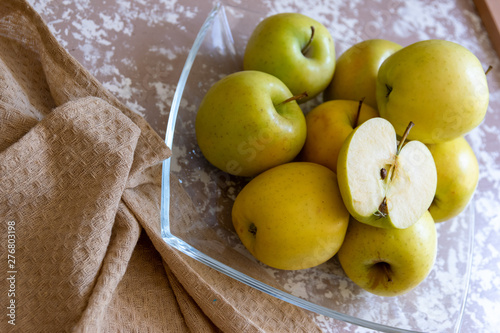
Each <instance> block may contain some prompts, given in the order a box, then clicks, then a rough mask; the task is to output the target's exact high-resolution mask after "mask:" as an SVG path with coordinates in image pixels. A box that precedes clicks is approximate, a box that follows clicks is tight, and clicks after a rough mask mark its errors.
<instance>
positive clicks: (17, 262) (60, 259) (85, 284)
mask: <svg viewBox="0 0 500 333" xmlns="http://www.w3.org/2000/svg"><path fill="white" fill-rule="evenodd" d="M169 156H170V150H169V149H168V148H167V147H166V146H165V144H164V142H163V141H162V140H161V138H159V136H158V135H157V134H156V133H155V132H154V131H153V130H152V129H151V127H150V126H149V125H148V124H147V123H146V122H145V121H144V119H143V118H141V117H140V116H139V115H137V114H135V113H133V112H131V111H130V110H129V109H127V108H126V107H125V106H124V105H123V104H121V103H120V102H119V101H118V100H117V99H116V98H115V97H114V96H113V95H111V94H110V93H109V92H107V91H106V90H105V89H104V88H103V87H102V85H101V84H100V83H99V82H97V80H96V79H95V78H93V77H92V76H91V75H90V74H89V73H88V72H87V71H86V70H85V69H84V68H82V66H81V65H80V64H79V63H78V62H76V61H75V60H74V59H73V58H72V57H71V56H70V55H69V54H68V53H67V52H66V51H65V50H64V49H63V48H62V47H61V46H60V45H59V44H58V43H57V41H56V40H55V38H54V37H53V36H52V35H51V34H50V32H49V30H48V29H47V27H46V25H45V24H44V22H43V21H42V19H41V18H40V17H39V15H38V14H37V13H36V12H35V11H34V10H33V9H32V8H31V7H30V6H29V5H28V4H27V3H26V2H25V1H22V0H2V1H1V2H0V244H1V245H0V248H1V253H2V258H1V260H0V262H1V264H0V269H1V274H0V276H1V280H2V282H1V283H2V284H1V286H2V287H1V288H0V290H1V291H0V304H1V308H2V309H4V312H5V313H2V316H1V317H2V319H1V320H0V323H1V324H0V331H1V332H68V331H71V332H219V331H223V332H314V331H318V328H317V327H316V326H315V325H314V324H313V321H312V320H311V318H310V317H309V315H308V314H307V313H305V312H304V311H302V310H300V309H299V308H296V307H294V306H291V305H289V304H287V303H284V302H282V301H279V300H277V299H275V298H273V297H270V296H268V295H266V294H263V293H261V292H259V291H257V290H254V289H252V288H250V287H248V286H246V285H243V284H241V283H239V282H237V281H235V280H233V279H230V278H228V277H226V276H225V275H223V274H220V273H218V272H216V271H214V270H212V269H211V268H209V267H207V266H204V265H203V264H201V263H199V262H197V261H195V260H193V259H191V258H189V257H187V256H185V255H183V254H181V253H180V252H178V251H177V250H174V249H172V248H170V247H169V246H168V245H166V244H165V242H164V241H163V240H162V239H161V237H160V233H159V208H160V204H159V197H160V174H161V161H162V160H164V159H166V158H168V157H169ZM176 191H177V194H175V196H176V197H177V198H178V199H177V200H176V202H177V203H178V205H177V208H176V209H177V211H176V212H175V216H178V218H183V217H185V214H187V212H186V211H187V210H186V209H185V207H189V206H190V205H192V203H191V202H188V201H189V199H188V198H187V196H185V195H183V193H181V191H182V190H181V189H180V188H176ZM9 234H10V235H12V234H14V236H15V238H13V237H12V236H10V237H9V236H8V235H9ZM10 239H15V243H13V242H12V241H11V242H10V243H9V240H10ZM9 244H15V245H14V246H12V245H10V246H9ZM12 249H14V251H12ZM9 251H10V252H9ZM8 253H10V254H11V257H9V258H11V259H14V261H8V260H7V259H8ZM12 276H13V277H14V278H13V279H12ZM9 288H10V290H13V291H14V295H12V294H10V293H9V292H8V291H9ZM215 299H216V300H217V301H216V302H214V301H213V300H215ZM13 300H14V304H15V310H14V311H13V313H14V316H12V311H10V310H8V309H7V306H9V305H10V304H11V303H12V301H13ZM6 309H7V310H6ZM9 311H10V312H11V313H10V314H11V316H10V317H9V316H7V314H9ZM9 321H10V322H9ZM13 323H14V324H15V325H13Z"/></svg>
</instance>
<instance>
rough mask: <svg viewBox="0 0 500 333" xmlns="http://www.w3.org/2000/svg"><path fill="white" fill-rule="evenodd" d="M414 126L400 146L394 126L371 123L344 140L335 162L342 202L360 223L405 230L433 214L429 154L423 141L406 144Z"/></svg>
mask: <svg viewBox="0 0 500 333" xmlns="http://www.w3.org/2000/svg"><path fill="white" fill-rule="evenodd" d="M412 126H413V123H410V125H409V126H408V128H407V130H406V132H405V134H404V135H403V137H402V138H401V141H400V142H399V143H398V139H397V136H396V131H395V130H394V127H393V126H392V124H391V123H390V122H389V121H387V120H385V119H383V118H380V117H377V118H372V119H370V120H367V121H366V122H364V123H363V124H362V125H360V126H358V127H357V128H356V129H355V130H354V131H353V132H351V134H350V135H349V136H348V137H347V138H346V140H345V142H344V144H343V145H342V148H341V150H340V153H339V158H338V161H337V177H338V183H339V187H340V192H341V194H342V199H343V201H344V204H345V206H346V207H347V210H348V211H349V213H350V214H351V215H352V216H353V217H354V218H355V219H356V220H358V221H360V222H363V223H366V224H369V225H373V226H377V227H382V228H398V229H404V228H408V227H410V226H411V225H413V224H414V223H415V222H417V221H418V219H419V218H420V217H421V216H422V215H423V214H424V213H425V211H426V210H427V209H428V208H429V206H430V205H431V203H432V200H433V198H434V195H435V193H436V185H437V172H436V165H435V163H434V159H433V157H432V154H431V152H430V151H429V149H428V148H427V147H426V146H425V144H423V143H421V142H420V141H409V142H405V141H406V136H407V135H408V132H409V131H410V129H411V127H412Z"/></svg>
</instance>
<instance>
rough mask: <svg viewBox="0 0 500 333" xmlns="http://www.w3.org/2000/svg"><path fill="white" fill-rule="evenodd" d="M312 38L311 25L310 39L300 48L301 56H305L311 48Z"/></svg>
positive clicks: (312, 28) (312, 30) (312, 29)
mask: <svg viewBox="0 0 500 333" xmlns="http://www.w3.org/2000/svg"><path fill="white" fill-rule="evenodd" d="M313 38H314V27H313V26H312V25H311V37H310V38H309V41H307V44H306V45H305V46H304V47H303V48H302V54H303V55H306V53H307V51H309V49H310V48H311V44H312V40H313Z"/></svg>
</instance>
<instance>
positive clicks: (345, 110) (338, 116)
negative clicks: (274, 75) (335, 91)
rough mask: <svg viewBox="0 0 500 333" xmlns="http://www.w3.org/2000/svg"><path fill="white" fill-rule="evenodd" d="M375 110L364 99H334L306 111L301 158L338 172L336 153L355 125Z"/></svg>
mask: <svg viewBox="0 0 500 333" xmlns="http://www.w3.org/2000/svg"><path fill="white" fill-rule="evenodd" d="M374 117H378V112H377V111H376V110H375V109H373V108H372V107H371V106H369V105H367V104H365V103H364V102H363V101H360V102H356V101H349V100H334V101H327V102H324V103H321V104H320V105H318V106H317V107H315V108H314V109H312V110H311V111H310V112H309V113H308V114H307V115H306V126H307V135H306V142H305V143H304V147H303V148H302V151H301V153H300V154H299V156H300V160H302V161H308V162H314V163H318V164H321V165H324V166H326V167H328V168H330V169H331V170H332V171H333V172H337V157H338V155H339V151H340V148H341V147H342V144H343V143H344V141H345V139H346V137H347V136H348V135H349V134H350V133H351V132H352V131H353V129H354V128H355V127H357V126H358V125H360V124H362V123H364V122H365V121H366V120H368V119H370V118H374Z"/></svg>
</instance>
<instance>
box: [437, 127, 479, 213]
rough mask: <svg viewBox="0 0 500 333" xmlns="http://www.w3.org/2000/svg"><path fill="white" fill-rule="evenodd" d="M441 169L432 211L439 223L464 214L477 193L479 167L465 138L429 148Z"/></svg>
mask: <svg viewBox="0 0 500 333" xmlns="http://www.w3.org/2000/svg"><path fill="white" fill-rule="evenodd" d="M428 147H429V150H430V151H431V153H432V156H433V157H434V162H435V163H436V169H437V188H436V195H435V197H434V200H433V202H432V204H431V206H430V208H429V211H430V212H431V215H432V217H433V218H434V221H435V222H443V221H447V220H450V219H452V218H454V217H455V216H457V215H458V214H460V213H461V212H462V211H463V210H464V209H465V207H466V206H467V204H468V203H469V201H470V200H471V198H472V196H473V195H474V192H475V191H476V187H477V183H478V179H479V165H478V162H477V158H476V155H475V154H474V151H473V150H472V148H471V146H470V145H469V143H468V142H467V140H466V139H465V138H464V137H459V138H457V139H454V140H451V141H447V142H443V143H438V144H434V145H428Z"/></svg>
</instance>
